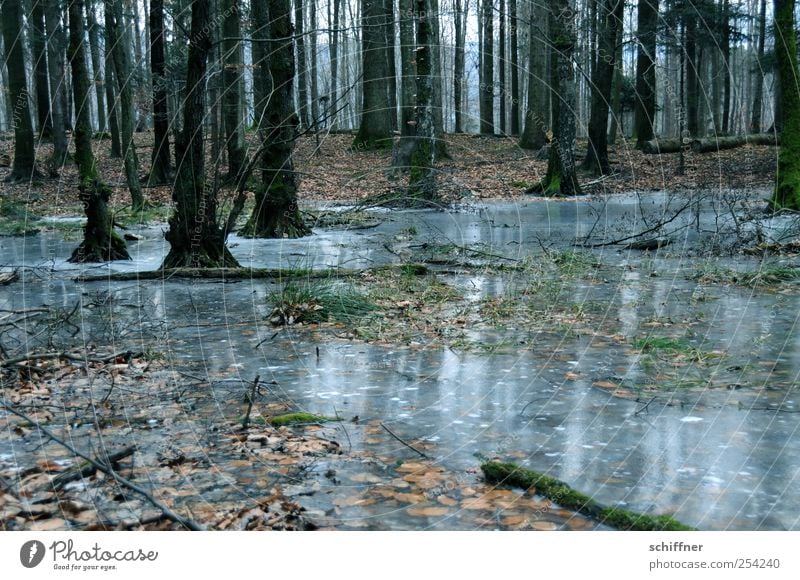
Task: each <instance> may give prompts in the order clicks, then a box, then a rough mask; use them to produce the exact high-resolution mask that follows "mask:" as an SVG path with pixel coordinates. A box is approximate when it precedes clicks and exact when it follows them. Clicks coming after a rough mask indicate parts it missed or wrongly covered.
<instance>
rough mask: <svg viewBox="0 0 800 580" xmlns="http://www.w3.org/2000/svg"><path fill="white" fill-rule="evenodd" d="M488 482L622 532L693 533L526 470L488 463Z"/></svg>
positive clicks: (670, 520) (664, 518)
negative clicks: (538, 497)
mask: <svg viewBox="0 0 800 580" xmlns="http://www.w3.org/2000/svg"><path fill="white" fill-rule="evenodd" d="M481 470H482V471H483V474H484V476H485V477H486V480H487V481H488V482H490V483H500V484H505V485H511V486H514V487H522V488H524V489H530V488H534V489H535V491H536V493H537V494H538V495H541V496H544V497H546V498H547V499H549V500H551V501H553V502H555V503H557V504H559V505H560V506H563V507H565V508H567V509H571V510H575V511H576V512H578V513H581V514H584V515H586V516H589V517H591V518H593V519H595V520H597V521H598V522H600V523H602V524H605V525H607V526H611V527H613V528H617V529H619V530H639V531H684V530H694V529H695V528H692V527H690V526H687V525H685V524H682V523H681V522H679V521H677V520H675V519H674V518H672V517H671V516H667V515H661V516H648V515H645V514H639V513H636V512H632V511H629V510H625V509H621V508H615V507H609V506H604V505H603V504H601V503H599V502H597V501H595V500H594V499H593V498H591V497H589V496H587V495H584V494H582V493H581V492H579V491H576V490H574V489H572V487H570V486H569V485H567V484H566V483H564V482H563V481H559V480H558V479H555V478H553V477H550V476H548V475H544V474H542V473H538V472H536V471H531V470H529V469H523V468H522V467H519V466H518V465H515V464H513V463H500V462H497V461H489V462H486V463H484V464H483V465H481Z"/></svg>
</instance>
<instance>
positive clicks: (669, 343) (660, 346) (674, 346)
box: [633, 336, 692, 353]
mask: <svg viewBox="0 0 800 580" xmlns="http://www.w3.org/2000/svg"><path fill="white" fill-rule="evenodd" d="M633 344H634V346H635V347H636V348H637V349H639V350H641V351H642V352H656V351H669V352H682V353H688V352H691V351H692V347H691V346H690V345H689V344H687V343H686V342H685V341H683V340H680V339H677V338H668V337H662V336H648V337H646V338H640V339H638V340H636V341H635V342H634V343H633Z"/></svg>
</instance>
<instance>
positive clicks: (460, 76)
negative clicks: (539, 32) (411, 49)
mask: <svg viewBox="0 0 800 580" xmlns="http://www.w3.org/2000/svg"><path fill="white" fill-rule="evenodd" d="M512 2H516V0H512ZM461 3H462V0H453V7H454V12H455V14H454V18H455V36H456V38H455V56H454V63H453V64H454V66H453V105H454V107H453V110H454V111H455V132H456V133H463V132H464V121H463V120H462V115H463V112H462V107H463V106H464V81H465V79H464V37H465V36H466V22H467V9H468V7H469V0H464V8H463V12H462V4H461Z"/></svg>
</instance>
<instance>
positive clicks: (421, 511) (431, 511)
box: [406, 507, 450, 518]
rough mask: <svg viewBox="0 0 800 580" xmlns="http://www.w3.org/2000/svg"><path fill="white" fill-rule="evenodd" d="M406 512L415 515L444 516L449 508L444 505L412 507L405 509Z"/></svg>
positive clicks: (448, 511)
mask: <svg viewBox="0 0 800 580" xmlns="http://www.w3.org/2000/svg"><path fill="white" fill-rule="evenodd" d="M406 513H407V514H408V515H410V516H415V517H427V518H435V517H439V516H446V515H447V514H448V513H450V510H449V509H447V508H446V507H412V508H408V509H406Z"/></svg>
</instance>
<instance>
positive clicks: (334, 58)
mask: <svg viewBox="0 0 800 580" xmlns="http://www.w3.org/2000/svg"><path fill="white" fill-rule="evenodd" d="M329 1H330V0H329ZM340 11H341V0H333V39H332V41H331V98H330V101H329V103H330V112H329V113H328V114H329V115H332V118H331V120H330V124H331V127H333V128H334V129H338V128H339V122H338V117H339V115H338V113H337V111H338V110H339V109H340V108H341V105H340V104H339V13H340Z"/></svg>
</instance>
